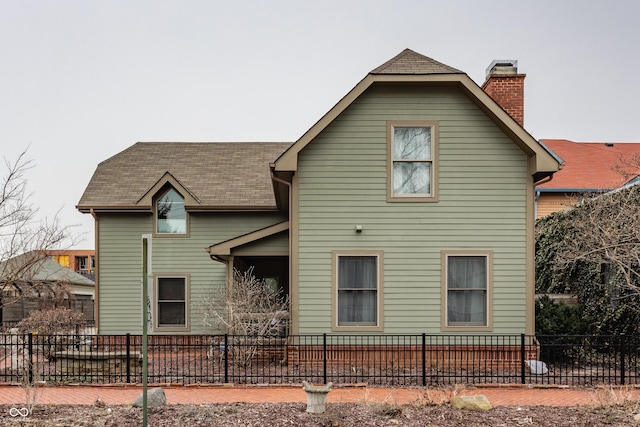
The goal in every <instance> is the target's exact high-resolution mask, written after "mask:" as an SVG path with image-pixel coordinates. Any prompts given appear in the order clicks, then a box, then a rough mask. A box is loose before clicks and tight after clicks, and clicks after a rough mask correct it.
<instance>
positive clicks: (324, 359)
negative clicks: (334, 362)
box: [322, 333, 327, 384]
mask: <svg viewBox="0 0 640 427" xmlns="http://www.w3.org/2000/svg"><path fill="white" fill-rule="evenodd" d="M322 381H323V382H322V383H323V384H326V383H327V334H326V333H324V334H322Z"/></svg>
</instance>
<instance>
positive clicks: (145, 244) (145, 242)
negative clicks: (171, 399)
mask: <svg viewBox="0 0 640 427" xmlns="http://www.w3.org/2000/svg"><path fill="white" fill-rule="evenodd" d="M150 240H151V236H149V235H148V234H147V235H143V236H142V426H143V427H147V378H148V372H149V371H148V360H149V357H148V347H147V322H148V319H149V314H148V313H147V311H148V310H147V301H148V299H149V295H148V294H149V290H148V289H147V283H148V277H147V276H148V274H149V271H148V270H149V269H148V265H147V262H148V259H149V241H150Z"/></svg>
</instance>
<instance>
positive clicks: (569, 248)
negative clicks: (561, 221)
mask: <svg viewBox="0 0 640 427" xmlns="http://www.w3.org/2000/svg"><path fill="white" fill-rule="evenodd" d="M569 215H570V217H571V229H572V232H571V234H570V236H568V237H569V240H568V241H567V242H566V244H565V245H564V246H563V247H564V251H562V252H560V253H559V254H558V255H559V256H558V262H559V267H562V268H565V267H567V266H569V265H571V264H574V263H575V262H576V261H586V262H589V263H594V264H597V265H602V266H603V270H607V269H608V270H609V271H611V272H614V273H615V274H619V275H620V276H621V277H622V278H623V280H622V284H623V286H624V287H625V288H626V290H627V291H629V292H631V293H632V294H636V295H640V185H634V186H631V187H627V188H622V189H619V190H617V191H613V192H610V193H606V194H602V195H600V196H598V197H595V198H593V199H590V200H585V201H584V202H583V203H581V204H580V205H578V206H577V207H575V208H574V209H573V210H572V211H571V212H570V213H569ZM625 294H626V295H629V293H628V292H626V293H625Z"/></svg>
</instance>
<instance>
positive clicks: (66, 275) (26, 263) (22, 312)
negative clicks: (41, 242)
mask: <svg viewBox="0 0 640 427" xmlns="http://www.w3.org/2000/svg"><path fill="white" fill-rule="evenodd" d="M0 271H2V273H3V274H2V275H1V276H0V283H1V284H2V306H1V307H0V322H1V323H2V324H13V323H16V322H19V321H20V320H22V319H23V318H24V317H28V316H29V313H30V312H32V311H34V310H38V309H40V308H41V306H42V305H43V303H46V300H47V299H50V298H52V297H53V294H54V293H55V292H58V291H60V290H63V291H64V292H65V293H67V292H68V293H70V294H71V295H72V296H73V298H71V299H70V298H68V297H66V296H65V297H64V298H65V300H66V301H68V302H66V303H65V304H64V305H65V306H67V307H69V308H73V309H76V310H78V311H81V312H83V313H84V314H85V318H86V319H87V320H88V321H93V320H94V304H93V298H94V294H95V283H94V282H93V281H92V280H91V279H89V278H87V277H85V276H83V275H81V274H78V273H76V272H74V271H72V270H71V269H69V268H67V267H63V266H61V265H60V264H58V263H56V262H55V261H54V260H53V259H52V258H51V257H49V256H34V255H33V254H32V253H26V254H23V255H20V256H17V257H15V258H11V259H10V260H8V261H7V262H5V263H2V265H0ZM61 287H62V288H64V289H61Z"/></svg>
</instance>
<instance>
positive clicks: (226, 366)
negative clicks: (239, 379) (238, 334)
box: [224, 334, 229, 384]
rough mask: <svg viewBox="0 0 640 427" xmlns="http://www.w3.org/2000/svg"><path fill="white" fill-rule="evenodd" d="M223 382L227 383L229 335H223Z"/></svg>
mask: <svg viewBox="0 0 640 427" xmlns="http://www.w3.org/2000/svg"><path fill="white" fill-rule="evenodd" d="M224 382H225V384H228V383H229V335H228V334H224Z"/></svg>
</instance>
